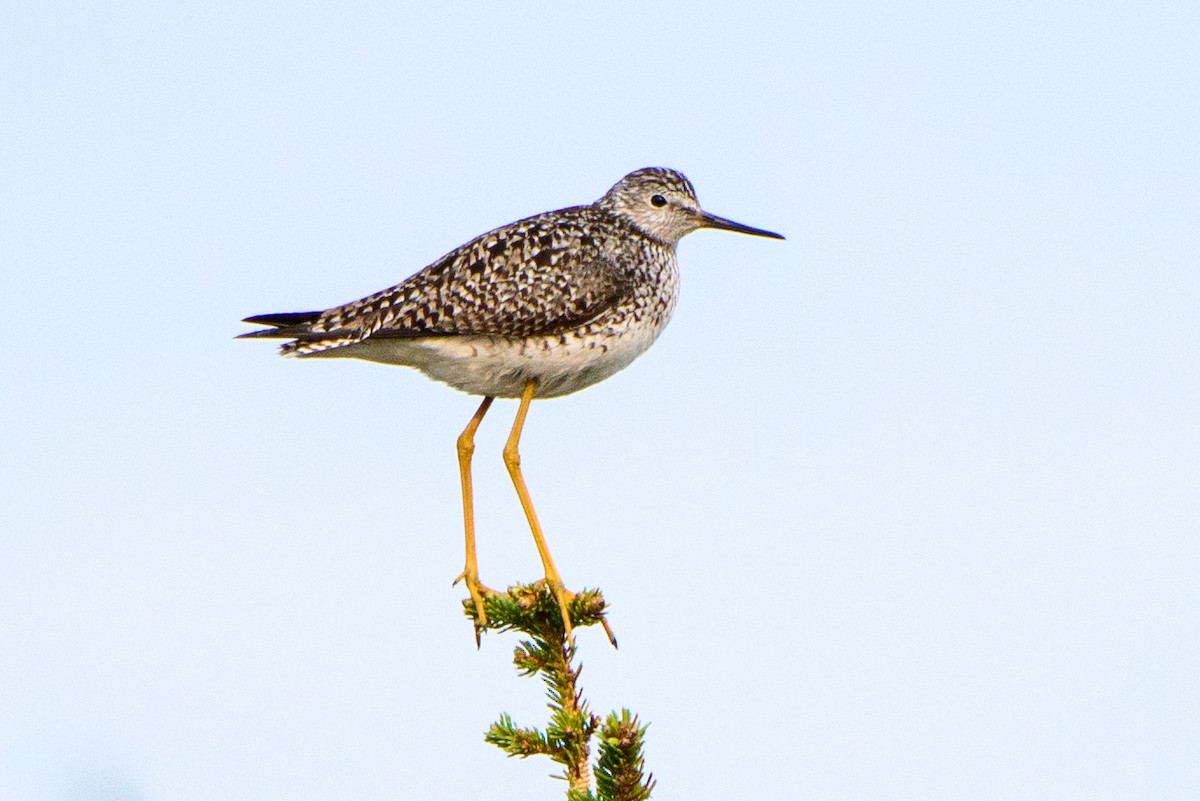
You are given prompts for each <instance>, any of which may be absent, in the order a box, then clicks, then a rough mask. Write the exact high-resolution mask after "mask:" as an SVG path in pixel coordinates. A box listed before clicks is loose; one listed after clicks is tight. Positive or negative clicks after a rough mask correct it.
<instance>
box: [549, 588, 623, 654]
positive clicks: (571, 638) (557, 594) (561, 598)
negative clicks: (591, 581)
mask: <svg viewBox="0 0 1200 801" xmlns="http://www.w3.org/2000/svg"><path fill="white" fill-rule="evenodd" d="M534 586H535V587H536V586H542V587H548V588H549V589H550V594H551V595H553V596H554V600H555V602H556V603H557V604H558V611H559V614H560V615H561V616H562V621H563V635H564V636H565V637H566V640H567V645H569V646H574V645H575V632H574V626H573V625H572V622H571V605H572V604H575V603H577V600H576V599H579V595H578V594H576V593H574V592H571V591H570V590H568V589H567V588H566V587H564V586H563V585H562V583H561V582H558V581H555V580H554V579H551V578H544V579H542V580H540V581H536V582H534ZM584 594H585V595H587V596H588V598H587V600H593V599H595V598H596V597H597V596H595V595H594V594H589V593H584ZM580 602H582V600H581V601H580ZM603 609H604V601H603V599H600V605H599V610H598V611H597V610H591V609H589V610H587V611H586V612H585V611H584V610H580V609H577V610H576V617H580V616H581V615H580V612H584V614H587V615H589V616H590V615H597V616H598V617H599V619H600V625H601V626H603V627H604V633H605V634H606V635H608V641H609V642H610V643H612V647H613V648H616V647H617V638H616V637H615V636H613V632H612V628H611V627H610V626H609V625H608V619H607V618H606V617H605V616H604V611H603Z"/></svg>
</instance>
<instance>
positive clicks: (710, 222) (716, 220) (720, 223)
mask: <svg viewBox="0 0 1200 801" xmlns="http://www.w3.org/2000/svg"><path fill="white" fill-rule="evenodd" d="M700 227H701V228H720V229H721V230H722V231H736V232H737V233H739V234H750V235H751V236H769V237H771V238H772V239H783V234H777V233H775V232H774V231H764V230H763V229H761V228H751V227H750V226H749V225H742V224H741V223H737V222H734V221H733V220H727V219H725V218H724V217H718V216H717V215H715V214H709V213H708V212H707V211H702V212H700Z"/></svg>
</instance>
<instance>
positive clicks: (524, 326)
mask: <svg viewBox="0 0 1200 801" xmlns="http://www.w3.org/2000/svg"><path fill="white" fill-rule="evenodd" d="M581 211H582V210H581ZM543 217H544V215H539V216H538V217H531V218H530V219H528V220H523V221H521V222H519V223H514V224H513V225H509V226H505V227H504V228H500V229H497V230H496V231H493V232H491V233H488V234H484V235H483V236H481V237H479V238H478V239H476V240H474V241H473V242H470V243H468V244H466V245H464V246H462V247H461V248H459V249H458V250H456V251H454V252H452V253H449V254H447V255H446V256H445V257H443V258H442V259H441V260H439V261H437V262H435V263H434V264H431V265H430V266H429V267H427V268H425V269H424V270H422V271H421V272H419V273H417V274H416V275H414V276H412V277H411V278H409V279H408V280H406V281H404V282H403V283H401V284H399V285H397V286H395V287H393V288H391V289H388V290H385V291H383V292H380V293H377V294H375V295H372V296H370V297H367V298H363V299H362V300H360V301H356V302H354V303H349V304H346V305H345V306H340V307H338V308H336V309H330V310H328V311H326V312H324V313H322V314H321V316H320V318H319V319H318V320H317V321H316V322H315V324H313V325H311V326H310V327H309V336H308V337H306V338H310V339H311V338H315V337H314V336H313V335H315V334H317V333H319V332H322V331H324V332H328V333H329V334H330V335H331V336H336V337H346V336H347V335H349V336H352V337H354V338H357V339H360V340H361V339H365V338H367V337H421V336H437V335H454V334H459V335H463V334H482V335H494V336H505V337H525V336H535V335H553V334H557V333H561V332H563V331H567V330H570V329H572V328H574V327H576V326H579V325H581V324H583V323H586V322H587V321H588V320H591V319H593V318H595V317H596V316H598V315H599V314H601V313H602V312H604V311H605V310H607V309H609V308H611V307H612V306H613V305H615V304H617V303H619V302H620V300H621V299H622V298H624V297H626V296H627V295H628V294H629V293H630V292H631V291H632V285H631V282H630V279H629V278H628V277H627V275H628V274H627V272H626V271H625V270H622V269H621V266H620V265H619V264H617V263H616V262H615V261H614V260H613V259H611V258H609V257H607V256H606V255H605V254H604V253H603V252H602V251H601V243H600V242H598V241H597V240H596V239H595V238H593V237H592V236H590V235H589V234H588V233H587V226H586V220H580V225H579V226H578V227H576V226H572V225H570V224H565V223H564V215H563V212H558V213H557V215H556V217H555V218H554V219H553V220H546V219H543Z"/></svg>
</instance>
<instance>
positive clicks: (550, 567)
mask: <svg viewBox="0 0 1200 801" xmlns="http://www.w3.org/2000/svg"><path fill="white" fill-rule="evenodd" d="M536 391H537V381H535V380H530V381H529V382H528V383H527V384H525V391H524V392H522V393H521V405H520V406H518V407H517V418H516V419H515V420H514V421H513V427H512V431H511V432H510V433H509V435H508V442H506V443H505V444H504V464H505V466H506V467H507V468H508V474H509V475H510V476H511V477H512V482H513V487H515V488H516V490H517V497H518V498H519V499H520V500H521V508H522V509H523V510H525V519H526V520H528V521H529V530H530V531H532V532H533V541H534V544H536V545H537V549H538V556H540V557H541V558H542V568H543V570H544V572H545V574H546V583H547V584H548V585H550V592H552V593H553V594H554V598H555V600H557V601H558V610H559V612H560V613H561V614H562V619H563V630H564V632H565V634H566V635H567V642H568V643H570V644H574V642H575V637H574V635H573V633H572V631H571V613H570V611H569V610H568V608H567V603H568V602H569V601H570V600H571V599H572V598H574V597H575V593H573V592H570V591H568V590H567V589H566V588H565V587H564V586H563V583H562V577H561V576H560V575H559V574H558V568H556V567H555V566H554V559H553V558H552V557H551V556H550V549H549V548H548V547H547V546H546V538H545V536H543V535H542V526H541V524H540V523H538V519H537V512H535V511H534V509H533V500H532V499H531V498H530V497H529V489H528V488H526V486H525V479H524V477H522V476H521V454H520V453H519V452H518V451H517V445H518V443H519V442H520V440H521V429H523V428H524V427H525V415H526V414H527V413H528V412H529V403H530V401H532V400H533V394H534V392H536ZM600 622H601V625H603V626H604V632H605V633H606V634H607V635H608V639H609V642H611V643H612V644H613V646H614V647H616V644H617V640H616V638H615V637H613V633H612V629H610V628H609V627H608V621H607V620H604V619H603V618H601V621H600Z"/></svg>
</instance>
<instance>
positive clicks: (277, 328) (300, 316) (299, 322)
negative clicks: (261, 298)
mask: <svg viewBox="0 0 1200 801" xmlns="http://www.w3.org/2000/svg"><path fill="white" fill-rule="evenodd" d="M320 317H321V312H319V311H312V312H280V313H276V314H256V315H254V316H253V317H247V318H246V319H245V320H242V322H243V323H255V324H258V325H270V326H274V327H273V328H261V329H259V330H258V331H250V332H249V333H246V334H238V336H237V339H256V338H258V337H267V338H275V339H295V338H304V337H305V336H306V335H308V336H309V337H311V336H313V334H312V332H311V331H309V326H310V325H312V324H313V323H315V322H316V321H317V320H318V319H320Z"/></svg>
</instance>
